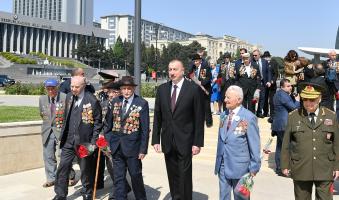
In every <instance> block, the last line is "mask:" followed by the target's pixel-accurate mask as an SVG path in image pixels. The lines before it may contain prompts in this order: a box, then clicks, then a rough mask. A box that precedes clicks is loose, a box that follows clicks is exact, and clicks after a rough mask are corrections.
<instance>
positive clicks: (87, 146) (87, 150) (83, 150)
mask: <svg viewBox="0 0 339 200" xmlns="http://www.w3.org/2000/svg"><path fill="white" fill-rule="evenodd" d="M94 150H95V145H92V144H91V143H83V144H79V145H78V146H77V154H78V156H79V158H85V157H87V156H89V155H91V154H92V153H93V152H94Z"/></svg>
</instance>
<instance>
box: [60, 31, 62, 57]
mask: <svg viewBox="0 0 339 200" xmlns="http://www.w3.org/2000/svg"><path fill="white" fill-rule="evenodd" d="M59 57H62V32H59Z"/></svg>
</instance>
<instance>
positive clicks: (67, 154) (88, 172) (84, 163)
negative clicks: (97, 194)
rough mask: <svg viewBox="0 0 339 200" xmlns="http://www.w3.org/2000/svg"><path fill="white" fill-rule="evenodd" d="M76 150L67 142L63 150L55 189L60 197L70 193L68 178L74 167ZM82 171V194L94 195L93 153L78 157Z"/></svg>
mask: <svg viewBox="0 0 339 200" xmlns="http://www.w3.org/2000/svg"><path fill="white" fill-rule="evenodd" d="M75 157H76V152H75V149H74V147H73V145H71V144H69V143H66V144H65V145H64V147H63V148H62V151H61V157H60V164H59V166H58V170H57V174H56V181H55V186H54V191H55V193H56V195H57V196H58V197H61V198H66V197H67V194H68V178H69V174H70V172H71V168H72V162H73V159H74V158H75ZM78 163H79V165H80V173H81V183H82V187H83V188H82V191H81V194H82V195H87V196H89V197H90V196H92V193H93V181H94V176H93V174H92V170H93V163H95V161H94V160H93V155H90V156H87V157H85V158H78Z"/></svg>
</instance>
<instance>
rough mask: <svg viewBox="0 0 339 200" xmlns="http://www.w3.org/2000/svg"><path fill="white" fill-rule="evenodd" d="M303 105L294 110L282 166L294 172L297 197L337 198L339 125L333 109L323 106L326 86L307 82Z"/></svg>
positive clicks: (301, 199) (303, 91) (287, 131)
mask: <svg viewBox="0 0 339 200" xmlns="http://www.w3.org/2000/svg"><path fill="white" fill-rule="evenodd" d="M302 88H303V89H302V91H301V94H300V96H301V98H302V102H303V107H302V108H300V109H298V110H295V111H293V112H291V113H290V114H289V116H288V122H287V126H286V129H285V134H284V140H283V144H282V151H281V169H282V172H283V173H284V174H285V175H286V176H287V175H289V174H290V175H291V177H292V179H293V183H294V195H295V199H296V200H308V199H309V200H310V199H311V196H312V187H313V185H315V196H316V199H318V200H329V199H333V180H334V179H337V178H338V177H339V160H338V157H337V156H336V155H339V146H338V145H339V135H338V134H339V133H338V132H339V129H338V124H337V121H336V115H335V113H334V112H333V111H331V110H329V109H327V108H325V107H321V106H319V103H320V100H321V90H322V87H321V86H320V85H317V84H315V83H312V82H309V83H303V85H302Z"/></svg>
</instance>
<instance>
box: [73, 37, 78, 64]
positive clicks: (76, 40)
mask: <svg viewBox="0 0 339 200" xmlns="http://www.w3.org/2000/svg"><path fill="white" fill-rule="evenodd" d="M78 40H79V35H75V41H74V49H77V48H78ZM74 58H75V59H77V58H78V56H77V55H74Z"/></svg>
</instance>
